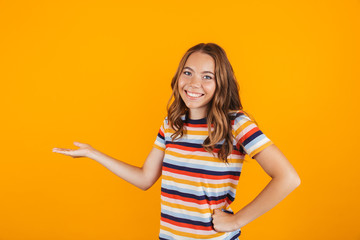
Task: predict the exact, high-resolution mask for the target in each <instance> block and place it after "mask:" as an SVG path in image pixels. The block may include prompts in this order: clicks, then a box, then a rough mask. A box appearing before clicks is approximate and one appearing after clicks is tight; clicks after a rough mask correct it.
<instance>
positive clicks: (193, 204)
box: [161, 195, 227, 210]
mask: <svg viewBox="0 0 360 240" xmlns="http://www.w3.org/2000/svg"><path fill="white" fill-rule="evenodd" d="M161 200H163V201H165V202H168V203H174V204H179V205H183V206H187V207H194V208H198V209H211V210H213V209H217V208H222V207H223V206H224V205H227V202H226V201H224V202H221V203H219V204H216V205H215V204H214V205H209V204H207V203H205V204H197V203H193V202H186V201H183V200H180V199H175V198H168V197H165V196H163V195H161Z"/></svg>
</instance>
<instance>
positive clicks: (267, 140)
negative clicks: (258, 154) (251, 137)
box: [246, 137, 270, 155]
mask: <svg viewBox="0 0 360 240" xmlns="http://www.w3.org/2000/svg"><path fill="white" fill-rule="evenodd" d="M269 141H270V140H269V139H268V138H266V137H265V138H264V139H262V140H259V141H257V142H256V144H254V145H253V146H251V147H250V148H247V149H246V152H247V153H248V155H250V154H251V153H252V152H253V151H255V150H256V149H258V148H259V147H261V146H262V145H264V144H265V143H267V142H269Z"/></svg>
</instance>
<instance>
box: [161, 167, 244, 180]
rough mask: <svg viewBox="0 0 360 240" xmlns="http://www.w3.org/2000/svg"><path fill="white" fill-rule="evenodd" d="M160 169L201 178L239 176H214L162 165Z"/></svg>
mask: <svg viewBox="0 0 360 240" xmlns="http://www.w3.org/2000/svg"><path fill="white" fill-rule="evenodd" d="M162 169H163V171H164V170H165V171H168V172H172V173H176V174H181V175H186V176H191V177H198V178H203V179H215V180H222V179H229V178H230V179H233V180H239V176H234V175H222V176H215V175H210V174H204V173H195V172H189V171H183V170H178V169H173V168H168V167H164V166H163V168H162Z"/></svg>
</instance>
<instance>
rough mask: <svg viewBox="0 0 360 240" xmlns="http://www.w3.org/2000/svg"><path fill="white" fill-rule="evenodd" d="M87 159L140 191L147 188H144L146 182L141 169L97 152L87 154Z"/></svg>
mask: <svg viewBox="0 0 360 240" xmlns="http://www.w3.org/2000/svg"><path fill="white" fill-rule="evenodd" d="M89 158H91V159H93V160H95V161H97V162H98V163H100V164H102V165H103V166H104V167H106V168H107V169H109V170H110V171H111V172H113V173H115V174H116V175H117V176H119V177H120V178H122V179H123V180H125V181H127V182H128V183H131V184H132V185H134V186H136V187H138V188H140V189H142V190H145V189H146V188H147V186H145V185H146V181H144V178H143V176H144V174H143V170H142V168H140V167H137V166H133V165H130V164H128V163H125V162H122V161H120V160H117V159H115V158H112V157H110V156H108V155H106V154H105V153H102V152H100V151H97V150H95V151H92V152H91V153H90V154H89Z"/></svg>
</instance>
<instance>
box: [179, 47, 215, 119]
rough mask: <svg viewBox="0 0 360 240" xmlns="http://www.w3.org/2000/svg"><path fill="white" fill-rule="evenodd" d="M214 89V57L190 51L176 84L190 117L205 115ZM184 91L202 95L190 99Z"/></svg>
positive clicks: (198, 117) (195, 117) (202, 116)
mask: <svg viewBox="0 0 360 240" xmlns="http://www.w3.org/2000/svg"><path fill="white" fill-rule="evenodd" d="M215 89H216V80H215V61H214V59H213V58H212V57H211V56H210V55H208V54H204V53H201V52H194V53H192V54H191V55H190V56H189V58H188V59H187V61H186V64H185V66H184V69H183V71H182V73H181V75H180V78H179V84H178V90H179V93H180V96H181V98H182V100H183V101H184V102H185V104H186V106H187V107H188V108H189V118H190V119H200V118H204V117H206V109H207V107H208V103H209V102H210V101H211V99H212V98H213V96H214V93H215ZM186 91H188V92H192V93H202V94H204V95H203V96H202V97H200V98H197V99H191V98H190V97H189V96H188V95H187V94H186Z"/></svg>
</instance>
